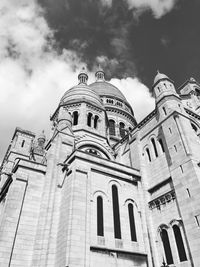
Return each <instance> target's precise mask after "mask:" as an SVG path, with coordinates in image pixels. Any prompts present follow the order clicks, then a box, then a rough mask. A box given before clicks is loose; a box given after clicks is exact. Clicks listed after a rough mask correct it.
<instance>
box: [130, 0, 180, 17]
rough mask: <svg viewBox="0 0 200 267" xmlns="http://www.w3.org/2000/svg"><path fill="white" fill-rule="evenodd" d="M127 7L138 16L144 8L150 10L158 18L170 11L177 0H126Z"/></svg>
mask: <svg viewBox="0 0 200 267" xmlns="http://www.w3.org/2000/svg"><path fill="white" fill-rule="evenodd" d="M126 1H127V3H128V5H129V7H130V8H131V9H133V10H134V13H135V15H136V16H139V15H140V14H141V13H143V12H144V11H146V10H149V9H150V10H152V12H153V15H154V17H155V18H157V19H158V18H160V17H162V16H163V15H165V14H167V13H168V12H170V11H171V10H172V9H173V8H174V6H175V4H176V2H177V0H126Z"/></svg>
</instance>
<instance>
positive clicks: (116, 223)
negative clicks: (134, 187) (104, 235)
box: [112, 185, 121, 239]
mask: <svg viewBox="0 0 200 267" xmlns="http://www.w3.org/2000/svg"><path fill="white" fill-rule="evenodd" d="M112 203H113V221H114V233H115V238H118V239H121V226H120V214H119V199H118V190H117V186H116V185H112Z"/></svg>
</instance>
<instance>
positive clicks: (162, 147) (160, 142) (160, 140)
mask: <svg viewBox="0 0 200 267" xmlns="http://www.w3.org/2000/svg"><path fill="white" fill-rule="evenodd" d="M158 142H159V144H160V147H161V150H162V152H163V153H164V152H165V147H164V144H163V141H162V139H161V138H160V139H159V140H158Z"/></svg>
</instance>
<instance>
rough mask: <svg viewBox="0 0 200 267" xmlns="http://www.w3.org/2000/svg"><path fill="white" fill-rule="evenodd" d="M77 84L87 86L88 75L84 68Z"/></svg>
mask: <svg viewBox="0 0 200 267" xmlns="http://www.w3.org/2000/svg"><path fill="white" fill-rule="evenodd" d="M78 79H79V84H87V81H88V75H87V73H86V68H85V67H83V68H82V70H81V71H80V73H79V75H78Z"/></svg>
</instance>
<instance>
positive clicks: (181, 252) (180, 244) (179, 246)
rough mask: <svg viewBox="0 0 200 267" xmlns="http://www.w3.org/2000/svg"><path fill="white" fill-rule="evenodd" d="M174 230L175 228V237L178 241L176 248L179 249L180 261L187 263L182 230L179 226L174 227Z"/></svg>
mask: <svg viewBox="0 0 200 267" xmlns="http://www.w3.org/2000/svg"><path fill="white" fill-rule="evenodd" d="M172 228H173V231H174V236H175V240H176V246H177V249H178V255H179V259H180V261H186V260H187V256H186V253H185V248H184V244H183V239H182V235H181V231H180V228H179V227H178V226H177V225H174V226H173V227H172Z"/></svg>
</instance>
